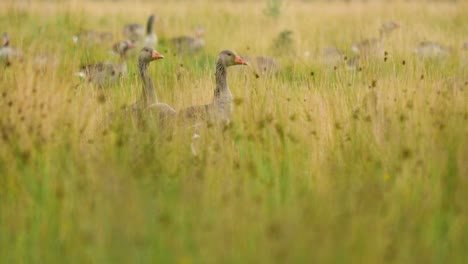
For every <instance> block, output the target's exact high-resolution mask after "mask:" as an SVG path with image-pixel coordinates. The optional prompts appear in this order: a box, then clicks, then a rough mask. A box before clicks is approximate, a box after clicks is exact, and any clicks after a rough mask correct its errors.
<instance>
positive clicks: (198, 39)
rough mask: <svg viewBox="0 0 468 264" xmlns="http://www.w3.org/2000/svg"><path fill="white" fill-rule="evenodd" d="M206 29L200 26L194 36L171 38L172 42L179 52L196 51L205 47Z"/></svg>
mask: <svg viewBox="0 0 468 264" xmlns="http://www.w3.org/2000/svg"><path fill="white" fill-rule="evenodd" d="M203 34H204V30H203V29H202V28H201V27H198V28H197V29H196V31H195V34H194V36H179V37H175V38H172V39H170V40H169V41H170V43H171V45H172V46H174V47H175V49H176V50H177V52H178V53H179V54H184V53H195V52H197V51H199V50H201V49H203V48H204V47H205V40H204V39H203Z"/></svg>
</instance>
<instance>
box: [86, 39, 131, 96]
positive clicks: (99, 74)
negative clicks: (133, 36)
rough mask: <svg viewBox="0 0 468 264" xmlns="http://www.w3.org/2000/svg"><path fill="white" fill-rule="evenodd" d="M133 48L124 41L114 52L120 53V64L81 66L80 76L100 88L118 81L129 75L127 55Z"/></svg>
mask: <svg viewBox="0 0 468 264" xmlns="http://www.w3.org/2000/svg"><path fill="white" fill-rule="evenodd" d="M131 48H133V43H132V42H131V41H124V42H121V43H118V44H116V45H114V51H115V52H117V53H119V55H120V58H121V62H120V63H119V64H115V63H111V62H100V63H95V64H88V65H83V66H81V71H80V72H78V73H77V75H78V76H80V77H83V78H85V79H86V80H87V81H89V82H91V83H94V84H96V85H98V86H100V87H103V86H104V85H106V84H108V83H112V82H115V81H117V80H118V79H119V78H120V77H121V76H123V75H125V74H126V73H127V61H126V53H127V51H128V50H129V49H131Z"/></svg>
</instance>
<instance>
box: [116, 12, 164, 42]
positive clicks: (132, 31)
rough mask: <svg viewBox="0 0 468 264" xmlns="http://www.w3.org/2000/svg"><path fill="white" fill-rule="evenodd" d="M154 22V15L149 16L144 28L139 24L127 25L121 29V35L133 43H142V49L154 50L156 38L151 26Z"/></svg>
mask: <svg viewBox="0 0 468 264" xmlns="http://www.w3.org/2000/svg"><path fill="white" fill-rule="evenodd" d="M155 20H156V16H155V15H150V16H149V18H148V21H147V23H146V30H145V27H144V26H143V25H141V24H127V25H125V26H124V28H123V35H124V36H125V37H126V38H127V39H130V40H131V41H133V42H139V41H142V45H143V47H149V48H154V46H155V45H156V44H157V42H158V37H157V36H156V33H154V30H153V26H154V21H155Z"/></svg>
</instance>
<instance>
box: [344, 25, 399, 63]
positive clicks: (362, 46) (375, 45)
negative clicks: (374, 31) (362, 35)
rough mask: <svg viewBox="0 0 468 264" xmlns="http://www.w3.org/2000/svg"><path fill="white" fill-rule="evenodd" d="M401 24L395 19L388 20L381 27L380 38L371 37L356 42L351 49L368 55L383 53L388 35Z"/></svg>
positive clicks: (362, 54)
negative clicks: (394, 20)
mask: <svg viewBox="0 0 468 264" xmlns="http://www.w3.org/2000/svg"><path fill="white" fill-rule="evenodd" d="M399 27H400V25H399V24H398V23H395V22H393V21H390V22H387V23H385V24H383V25H382V26H381V27H380V29H379V37H378V38H371V39H364V40H362V41H360V42H358V43H355V44H353V45H352V46H351V49H352V50H353V51H354V52H355V53H356V54H359V55H361V56H368V55H376V54H377V55H381V56H383V54H384V44H385V41H386V39H387V37H388V36H389V35H390V34H391V33H392V32H393V31H394V30H396V29H398V28H399Z"/></svg>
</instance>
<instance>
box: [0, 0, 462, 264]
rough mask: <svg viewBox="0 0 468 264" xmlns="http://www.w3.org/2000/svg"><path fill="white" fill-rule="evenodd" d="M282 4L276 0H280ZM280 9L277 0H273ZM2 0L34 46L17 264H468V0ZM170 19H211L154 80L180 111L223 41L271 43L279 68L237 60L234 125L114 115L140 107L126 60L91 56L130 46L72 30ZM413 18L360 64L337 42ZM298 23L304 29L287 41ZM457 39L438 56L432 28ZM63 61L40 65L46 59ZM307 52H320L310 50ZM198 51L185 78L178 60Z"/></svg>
mask: <svg viewBox="0 0 468 264" xmlns="http://www.w3.org/2000/svg"><path fill="white" fill-rule="evenodd" d="M273 2H274V1H273ZM266 8H267V9H266ZM265 10H268V6H267V4H266V2H265V1H202V0H199V1H161V2H159V1H156V2H152V1H137V2H134V1H96V2H94V1H56V2H55V1H52V2H50V1H34V0H33V1H14V0H3V1H1V2H0V32H3V31H8V32H9V34H10V36H11V46H13V47H16V48H18V49H21V50H22V52H23V54H24V55H23V58H22V60H21V61H17V62H13V63H12V64H11V65H10V66H9V67H5V66H0V94H1V95H0V96H1V97H0V262H1V263H64V262H65V263H181V264H182V263H184V264H186V263H468V203H467V202H466V201H468V193H467V191H466V190H468V122H467V119H468V104H467V98H468V97H467V88H468V51H466V50H465V51H464V50H462V48H461V47H462V43H463V42H464V41H468V2H466V1H459V2H449V3H447V2H425V1H414V2H407V1H395V2H386V1H375V2H372V1H369V2H350V3H344V2H338V1H336V2H321V1H318V2H313V1H310V2H309V1H293V0H291V1H283V3H282V5H281V8H280V9H279V13H278V14H277V15H273V14H269V13H268V12H265ZM151 13H155V14H157V15H158V16H159V17H160V19H159V20H158V21H157V23H156V24H155V31H156V33H157V34H158V37H159V38H160V40H161V41H162V42H163V43H164V41H163V40H164V39H165V38H166V39H167V38H169V37H174V36H178V35H181V34H188V33H190V32H191V30H192V29H193V27H195V26H197V25H198V24H201V25H203V26H204V27H205V31H206V32H205V41H206V47H205V48H204V50H203V51H201V52H199V53H196V54H193V55H190V56H178V55H177V54H175V53H174V52H173V51H172V50H171V49H170V47H167V46H164V45H163V44H161V45H160V46H158V47H157V50H158V51H159V52H160V53H162V54H164V55H165V58H164V59H163V60H158V61H155V62H153V63H152V64H151V66H150V74H151V76H152V78H153V82H154V85H155V89H156V93H157V95H158V97H159V99H160V101H162V102H166V103H168V104H170V105H171V106H173V107H174V109H176V110H179V109H182V108H184V107H187V106H190V105H192V104H202V103H208V102H210V100H211V99H212V96H213V88H214V70H215V65H214V64H215V59H216V56H217V55H218V53H219V51H221V50H224V49H232V50H235V51H237V53H239V54H247V55H268V56H271V57H273V58H275V59H277V60H278V61H279V62H280V64H281V71H280V72H278V73H277V74H274V75H268V76H263V75H262V76H260V78H256V77H255V75H254V74H253V72H252V70H251V69H249V68H248V67H241V66H235V67H231V68H229V70H228V82H229V86H230V89H231V91H232V93H233V96H234V98H235V108H234V112H233V115H232V117H231V122H230V123H229V124H226V125H220V126H218V125H213V124H210V123H207V124H206V125H204V126H203V127H201V128H200V131H199V133H200V135H201V137H200V138H199V139H198V140H197V141H196V144H195V145H196V148H197V155H194V154H193V152H192V151H191V144H192V134H193V131H191V130H190V129H187V128H186V127H173V128H171V129H170V130H169V131H168V130H165V129H164V128H161V127H160V126H159V125H158V124H157V123H152V122H150V121H149V122H148V124H147V125H146V126H145V127H143V128H142V127H141V126H139V125H138V124H136V123H135V122H132V121H131V120H130V121H129V120H128V119H125V118H122V120H116V122H115V124H114V125H113V126H110V127H108V126H105V125H103V123H104V121H103V120H106V117H107V116H108V114H109V113H112V112H115V111H118V110H119V109H121V108H122V107H124V106H125V105H128V104H131V103H133V102H134V101H135V100H136V99H137V98H138V96H139V94H140V90H141V81H140V79H139V76H138V73H137V65H136V55H135V54H134V55H133V56H132V57H130V58H129V61H128V66H129V73H128V75H127V76H126V77H125V78H123V79H122V80H120V81H119V82H118V83H116V84H114V85H112V86H110V87H105V88H103V89H100V88H98V87H95V86H93V85H92V84H89V83H87V82H85V81H83V80H80V79H79V78H78V77H77V76H75V75H74V73H75V72H77V70H78V69H79V66H80V64H83V63H91V62H97V61H102V60H111V61H112V60H116V58H115V57H112V56H111V55H110V54H109V53H108V50H109V48H110V46H109V45H75V44H74V43H73V41H72V36H73V35H74V34H76V32H78V31H79V30H80V29H82V28H85V29H96V30H107V31H111V32H113V33H114V36H116V37H115V40H120V39H119V35H120V34H121V29H122V26H123V25H124V24H125V23H130V22H138V23H142V24H143V23H145V21H146V19H147V17H148V15H149V14H151ZM392 20H393V21H397V22H399V23H400V24H401V27H400V29H399V30H397V31H395V32H394V33H393V34H392V36H391V38H389V39H388V41H387V42H386V43H385V49H386V51H387V53H388V55H387V56H386V57H387V59H386V60H385V61H384V60H383V59H381V58H374V59H369V60H367V61H364V62H363V64H362V66H361V69H360V70H348V69H346V67H345V66H344V65H337V66H336V67H333V66H329V65H324V64H323V63H321V60H320V56H321V51H322V50H323V48H325V47H327V46H336V47H339V48H341V49H343V50H344V51H345V52H346V54H347V56H352V51H351V49H350V47H351V44H352V43H353V42H355V41H358V40H360V39H362V38H366V37H373V36H376V35H377V34H378V31H377V30H378V28H379V26H380V25H381V24H382V23H384V22H386V21H392ZM283 30H291V31H292V32H293V33H292V36H291V38H292V43H290V45H289V46H287V47H275V46H274V45H273V44H272V43H273V41H274V39H275V38H276V37H277V36H278V34H279V33H280V32H281V31H283ZM424 40H433V41H438V42H441V43H444V44H446V45H448V46H451V47H452V52H451V53H450V54H449V55H448V56H446V57H443V58H433V59H421V58H419V57H417V56H415V54H414V53H413V51H414V48H415V47H416V46H417V45H418V43H419V42H421V41H424ZM39 55H41V56H45V57H47V58H52V60H51V61H53V62H54V63H52V62H51V61H49V62H47V63H46V64H45V65H43V66H41V67H40V68H38V67H37V65H35V63H34V60H33V58H35V57H36V56H39ZM306 55H307V56H306ZM180 64H183V66H184V72H183V74H178V69H179V67H180V66H179V65H180Z"/></svg>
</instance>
